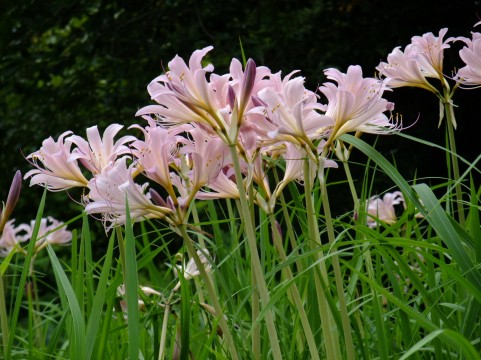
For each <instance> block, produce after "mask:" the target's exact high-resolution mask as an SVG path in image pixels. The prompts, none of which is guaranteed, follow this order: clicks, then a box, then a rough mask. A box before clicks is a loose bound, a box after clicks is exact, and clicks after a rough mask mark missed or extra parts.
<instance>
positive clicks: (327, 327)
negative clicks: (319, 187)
mask: <svg viewBox="0 0 481 360" xmlns="http://www.w3.org/2000/svg"><path fill="white" fill-rule="evenodd" d="M304 190H305V201H306V211H307V223H308V234H309V244H310V248H311V250H315V253H314V254H315V255H314V256H315V261H316V262H318V264H319V270H320V275H321V276H322V280H323V282H324V284H329V280H328V276H327V268H326V263H325V262H324V260H322V257H323V253H322V250H320V248H319V246H320V244H321V241H320V234H319V227H318V225H317V220H316V219H317V217H316V214H315V210H314V202H313V201H312V184H311V178H310V169H309V159H305V160H304ZM314 283H315V285H316V292H317V296H318V298H319V301H318V306H319V314H320V317H321V327H322V332H323V334H324V344H325V347H326V359H328V360H334V359H340V358H341V349H340V346H339V338H338V336H337V329H336V324H335V323H334V319H333V317H332V313H331V311H330V309H329V305H328V303H327V297H326V294H325V292H324V291H327V288H326V289H323V287H322V284H321V279H320V278H319V273H318V272H317V271H314Z"/></svg>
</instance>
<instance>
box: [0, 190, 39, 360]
mask: <svg viewBox="0 0 481 360" xmlns="http://www.w3.org/2000/svg"><path fill="white" fill-rule="evenodd" d="M46 197H47V189H46V188H45V190H44V192H43V195H42V199H41V200H40V204H39V205H38V210H37V216H36V218H35V225H34V227H33V230H32V236H31V237H30V243H29V245H28V248H27V255H26V256H25V262H24V265H23V268H22V273H21V276H20V281H19V283H18V287H17V289H18V290H17V296H16V297H15V305H14V309H13V312H12V314H11V318H10V319H11V320H10V321H11V324H10V337H9V341H8V347H7V349H6V351H5V359H7V360H9V359H10V358H11V353H12V346H13V339H14V337H15V336H14V334H15V330H16V328H17V321H18V314H19V312H20V306H21V304H22V299H23V293H24V291H25V284H26V282H27V276H28V275H29V271H30V262H31V261H32V257H33V254H34V249H35V241H36V240H37V236H38V231H39V229H40V221H41V219H42V215H43V209H44V208H45V199H46Z"/></svg>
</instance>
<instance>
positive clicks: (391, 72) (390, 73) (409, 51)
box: [376, 28, 454, 93]
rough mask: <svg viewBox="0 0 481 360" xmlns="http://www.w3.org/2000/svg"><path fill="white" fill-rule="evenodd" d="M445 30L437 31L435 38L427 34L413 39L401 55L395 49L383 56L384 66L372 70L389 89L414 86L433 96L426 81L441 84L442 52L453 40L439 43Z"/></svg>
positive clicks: (430, 87) (399, 51)
mask: <svg viewBox="0 0 481 360" xmlns="http://www.w3.org/2000/svg"><path fill="white" fill-rule="evenodd" d="M447 31H448V29H447V28H444V29H441V30H440V31H439V35H438V36H437V37H436V36H434V34H433V33H431V32H429V33H426V34H424V35H422V36H414V37H412V39H411V44H409V45H407V46H406V48H405V49H404V52H403V51H401V50H400V47H396V48H395V49H394V50H393V51H392V53H391V54H389V55H388V57H387V63H386V62H381V63H380V64H379V65H378V66H377V67H376V69H377V70H378V71H379V73H380V74H381V75H383V76H385V77H386V81H387V82H388V83H389V86H390V87H392V88H394V87H402V86H414V87H420V88H424V89H426V90H429V91H431V92H434V93H437V92H438V91H437V90H436V88H435V87H434V86H433V85H431V84H430V83H429V82H428V80H427V78H435V79H439V80H441V82H443V83H444V82H445V80H444V75H443V61H444V50H445V49H447V48H449V47H450V45H449V43H450V42H452V41H453V40H454V38H448V39H446V40H443V38H444V36H445V35H446V33H447Z"/></svg>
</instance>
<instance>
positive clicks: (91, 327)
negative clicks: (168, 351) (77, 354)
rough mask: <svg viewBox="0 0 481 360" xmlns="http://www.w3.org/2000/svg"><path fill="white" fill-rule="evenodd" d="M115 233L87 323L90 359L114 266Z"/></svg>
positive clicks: (87, 353)
mask: <svg viewBox="0 0 481 360" xmlns="http://www.w3.org/2000/svg"><path fill="white" fill-rule="evenodd" d="M114 239H115V232H112V236H111V237H110V240H109V245H108V248H107V252H106V254H105V260H104V265H103V267H102V272H101V274H100V279H99V283H98V286H97V292H96V293H95V297H94V298H93V304H92V310H91V312H90V315H89V319H88V323H87V339H86V357H87V359H90V358H91V356H92V351H93V349H94V345H95V339H96V337H97V333H98V330H99V326H100V319H101V318H102V308H103V305H104V301H105V294H106V292H107V291H106V290H107V285H108V284H107V281H108V279H109V274H110V270H111V266H112V254H113V249H114Z"/></svg>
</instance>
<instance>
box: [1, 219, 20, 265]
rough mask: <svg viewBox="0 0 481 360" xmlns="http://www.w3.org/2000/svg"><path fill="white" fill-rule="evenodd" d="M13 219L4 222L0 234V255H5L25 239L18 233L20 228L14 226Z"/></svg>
mask: <svg viewBox="0 0 481 360" xmlns="http://www.w3.org/2000/svg"><path fill="white" fill-rule="evenodd" d="M14 223H15V220H13V219H12V220H9V221H7V222H6V223H5V226H4V228H3V232H2V233H1V235H0V257H5V256H7V255H8V254H10V253H11V252H12V251H15V250H16V249H17V247H18V244H19V243H20V242H21V241H25V240H24V239H22V238H21V237H20V236H18V233H19V232H21V231H22V228H17V227H15V226H14Z"/></svg>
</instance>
